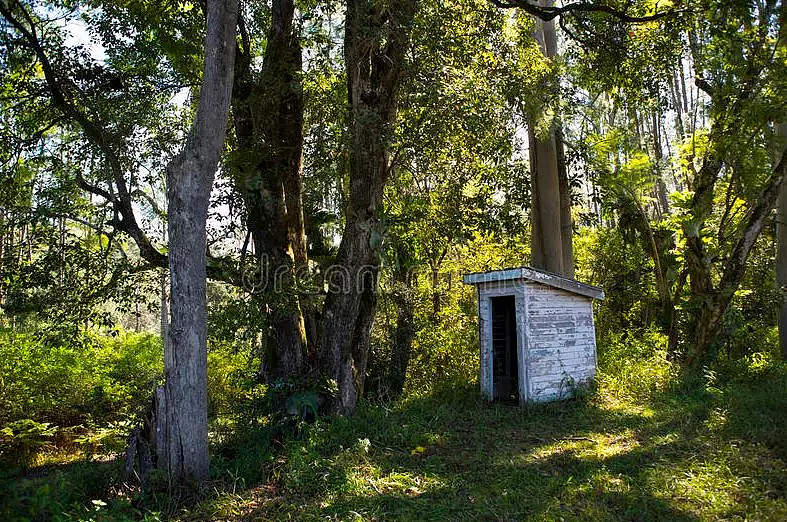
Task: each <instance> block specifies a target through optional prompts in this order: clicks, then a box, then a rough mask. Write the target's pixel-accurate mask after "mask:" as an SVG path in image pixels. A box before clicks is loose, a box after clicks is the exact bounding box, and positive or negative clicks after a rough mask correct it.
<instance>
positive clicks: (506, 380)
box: [491, 295, 519, 400]
mask: <svg viewBox="0 0 787 522" xmlns="http://www.w3.org/2000/svg"><path fill="white" fill-rule="evenodd" d="M491 300H492V303H491V304H492V374H493V377H494V379H493V386H494V390H493V397H494V398H495V399H501V400H507V399H514V400H516V399H517V398H518V396H519V375H518V373H519V372H518V368H519V365H518V363H517V353H518V350H517V340H516V337H517V336H516V306H515V298H514V296H513V295H507V296H501V297H493V298H492V299H491Z"/></svg>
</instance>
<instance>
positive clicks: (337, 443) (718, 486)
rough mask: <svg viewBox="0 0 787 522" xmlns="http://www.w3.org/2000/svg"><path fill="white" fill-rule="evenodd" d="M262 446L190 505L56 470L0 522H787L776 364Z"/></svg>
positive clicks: (399, 413) (370, 414) (242, 452)
mask: <svg viewBox="0 0 787 522" xmlns="http://www.w3.org/2000/svg"><path fill="white" fill-rule="evenodd" d="M267 440H268V439H267V438H266V437H265V436H263V435H260V436H259V437H254V436H253V435H252V436H247V437H246V438H245V439H243V440H242V441H235V443H234V444H230V445H227V446H225V447H224V448H223V449H218V450H217V452H216V454H217V457H216V458H215V460H214V470H215V473H216V480H215V481H214V483H213V484H211V486H210V487H208V488H206V491H205V492H204V493H203V494H202V495H201V496H200V498H197V499H191V500H188V501H185V502H184V501H183V499H173V498H172V497H164V496H149V497H147V499H146V500H145V502H144V506H143V505H142V503H141V501H140V498H139V496H138V494H135V493H134V492H133V491H127V490H124V489H123V488H122V487H119V486H116V485H114V482H113V477H116V473H117V470H118V464H117V463H112V462H103V463H89V464H88V463H72V464H69V465H62V466H61V465H58V464H54V463H50V464H48V465H47V466H45V467H43V468H34V469H32V470H30V471H28V472H27V475H26V476H25V477H24V478H20V477H18V476H15V477H6V478H5V479H0V480H2V482H0V518H3V519H13V518H14V517H16V518H21V517H23V516H27V517H28V518H29V519H40V518H46V517H50V518H63V519H79V518H81V519H85V520H110V519H122V518H147V519H150V520H155V519H160V518H166V517H172V518H175V519H181V520H230V519H264V520H269V519H281V520H286V519H301V520H310V519H313V520H317V519H320V520H325V519H330V520H334V519H335V520H355V519H358V520H390V519H401V520H457V519H470V520H479V519H480V520H519V519H543V520H561V519H562V520H610V519H612V520H615V519H620V520H709V519H747V520H787V468H786V467H785V463H786V462H787V368H786V367H785V365H773V364H770V365H769V364H759V365H758V364H740V365H738V366H737V367H735V368H728V370H726V371H719V373H718V374H716V373H713V372H707V373H706V375H705V376H704V377H702V378H698V379H694V380H692V381H691V382H690V383H687V382H685V381H681V380H679V379H676V378H674V377H670V376H669V372H668V371H667V370H665V369H664V368H658V367H650V368H645V369H643V370H632V371H629V372H628V373H627V372H619V371H618V372H617V373H616V376H615V377H614V378H613V377H611V376H608V375H603V374H602V377H601V378H600V380H599V390H598V391H597V392H595V393H593V394H590V395H589V396H588V397H586V398H583V399H580V400H573V401H567V402H563V403H557V404H551V405H544V406H533V407H528V408H525V409H520V408H518V407H516V406H513V405H505V404H492V405H488V404H485V403H484V402H483V401H480V400H478V398H477V393H476V392H475V390H474V389H473V388H472V387H467V388H459V389H453V390H450V391H444V392H441V393H438V394H434V395H431V396H427V397H420V398H412V399H410V400H407V401H405V402H402V403H401V404H398V405H396V406H394V407H384V406H374V405H366V406H364V407H362V408H361V410H360V411H359V412H358V414H357V415H355V416H354V417H353V418H350V419H337V420H335V421H334V422H333V423H332V424H328V423H324V422H321V423H318V424H316V425H314V426H312V427H311V428H310V430H309V432H308V433H306V434H304V435H303V436H302V437H301V438H300V440H290V441H288V442H285V443H282V444H280V445H274V446H273V447H271V446H269V442H267ZM59 466H60V467H59ZM132 504H133V505H132Z"/></svg>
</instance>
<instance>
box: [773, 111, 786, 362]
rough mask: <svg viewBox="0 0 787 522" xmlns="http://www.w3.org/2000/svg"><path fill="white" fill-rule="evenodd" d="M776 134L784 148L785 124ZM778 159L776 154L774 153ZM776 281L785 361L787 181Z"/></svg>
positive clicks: (778, 221)
mask: <svg viewBox="0 0 787 522" xmlns="http://www.w3.org/2000/svg"><path fill="white" fill-rule="evenodd" d="M776 136H777V138H778V139H779V140H780V141H781V143H778V144H777V148H779V149H781V150H783V149H784V148H785V143H784V140H787V124H785V123H782V124H779V125H778V126H777V128H776ZM775 158H776V160H778V154H776V155H775ZM776 242H777V251H776V281H777V283H778V285H779V291H780V294H781V302H780V307H779V344H780V346H781V355H782V360H785V361H787V291H786V290H787V183H784V184H782V186H781V190H779V204H778V207H777V214H776Z"/></svg>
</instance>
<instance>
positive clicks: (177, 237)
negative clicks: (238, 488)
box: [158, 0, 238, 484]
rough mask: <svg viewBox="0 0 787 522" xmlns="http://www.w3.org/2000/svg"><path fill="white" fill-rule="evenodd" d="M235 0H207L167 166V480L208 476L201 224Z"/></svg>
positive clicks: (217, 143) (216, 146) (226, 86)
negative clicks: (189, 108) (178, 145)
mask: <svg viewBox="0 0 787 522" xmlns="http://www.w3.org/2000/svg"><path fill="white" fill-rule="evenodd" d="M237 9H238V3H237V0H208V2H207V26H206V34H205V64H204V69H203V76H202V87H201V88H200V100H199V107H198V109H197V115H196V120H195V122H194V125H193V126H192V128H191V130H190V131H189V135H188V139H187V141H186V146H185V148H184V149H183V151H181V153H180V154H178V155H177V156H176V157H175V158H174V159H173V160H172V162H171V163H170V164H169V165H168V166H167V189H168V190H167V201H168V209H169V210H168V216H169V220H168V223H169V238H170V241H169V268H170V277H171V279H170V290H171V291H170V293H171V304H170V313H171V327H170V329H169V343H167V344H166V351H165V354H164V370H165V374H166V384H165V396H166V405H165V408H164V409H165V411H166V416H165V419H164V421H165V426H164V428H165V430H166V451H165V452H164V453H165V455H166V459H160V461H159V463H158V464H159V466H160V467H163V468H165V469H166V470H167V472H168V473H169V478H170V481H171V482H172V483H175V484H184V483H200V482H202V481H204V480H206V479H207V478H208V466H209V455H208V397H207V344H206V343H207V340H206V336H207V327H206V320H207V297H206V267H205V254H206V230H205V224H206V220H207V213H208V203H209V199H210V192H211V187H212V185H213V177H214V175H215V173H216V168H217V166H218V161H219V153H220V152H221V148H222V146H223V144H224V136H225V131H226V128H227V111H228V109H229V104H230V94H231V89H232V74H233V65H234V60H235V26H236V22H237Z"/></svg>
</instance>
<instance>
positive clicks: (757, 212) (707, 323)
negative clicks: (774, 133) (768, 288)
mask: <svg viewBox="0 0 787 522" xmlns="http://www.w3.org/2000/svg"><path fill="white" fill-rule="evenodd" d="M706 164H707V162H706ZM774 164H775V167H774V169H773V171H772V172H771V176H770V178H769V179H768V181H767V182H766V184H765V187H764V188H763V190H762V192H760V195H759V197H758V198H757V201H756V203H755V204H754V206H753V207H752V208H751V210H749V212H748V214H747V216H746V219H745V221H744V224H743V226H742V228H741V232H740V234H739V236H738V240H737V242H736V244H735V247H734V248H733V249H732V252H731V253H730V256H729V257H728V258H727V262H726V264H725V266H724V270H723V272H722V276H721V279H720V280H719V283H718V285H717V286H716V287H714V286H713V284H712V282H711V279H710V267H709V264H708V262H707V261H704V262H703V261H702V260H703V259H707V256H706V252H705V250H704V245H703V244H702V242H701V239H702V238H701V237H700V236H699V235H698V234H695V233H692V234H691V235H689V234H687V238H686V245H687V260H688V263H689V265H688V268H689V275H690V278H691V289H692V292H695V291H696V292H697V293H696V297H697V298H699V299H700V300H701V302H700V303H699V305H698V308H699V310H698V311H697V312H696V315H695V321H694V324H693V325H692V326H693V329H694V342H693V343H692V344H691V345H690V346H689V351H688V354H687V358H686V363H687V364H688V366H690V367H694V368H696V367H698V366H700V365H702V364H703V363H704V362H705V361H706V360H707V358H708V356H709V355H710V353H711V350H712V348H713V345H714V343H715V342H716V340H717V337H718V335H719V331H720V330H721V326H722V320H723V318H724V314H725V312H726V311H727V308H728V307H729V305H730V302H732V298H733V296H734V295H735V292H736V291H737V290H738V287H739V286H740V283H741V280H742V279H743V276H744V274H745V272H746V261H747V259H748V257H749V253H750V252H751V249H752V247H753V246H754V243H755V242H756V241H757V238H758V237H759V235H760V232H761V231H762V227H763V224H764V223H765V219H766V218H767V217H768V215H769V214H770V213H771V211H772V210H773V207H774V205H775V204H776V200H777V198H778V197H779V193H780V191H781V190H782V186H783V185H784V181H785V179H786V178H787V168H786V167H785V155H784V153H782V154H781V157H780V158H779V160H778V162H777V161H775V162H774ZM703 168H705V167H703ZM716 172H718V170H717V171H716ZM706 188H707V187H705V185H704V183H702V184H700V188H699V189H698V191H699V192H695V196H694V197H695V199H697V198H698V197H699V198H700V201H699V202H698V203H697V204H698V207H699V208H704V205H705V203H703V201H706V202H707V201H712V185H711V186H710V195H708V194H707V193H705V189H706ZM698 194H699V196H698ZM708 204H709V203H708ZM700 213H702V211H701V212H700ZM695 215H696V214H695ZM692 229H693V226H692V225H691V223H690V224H689V225H688V226H686V225H684V232H693V230H692ZM701 256H702V257H701ZM695 277H696V278H697V281H696V282H695V281H694V279H695ZM695 285H696V290H695Z"/></svg>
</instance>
